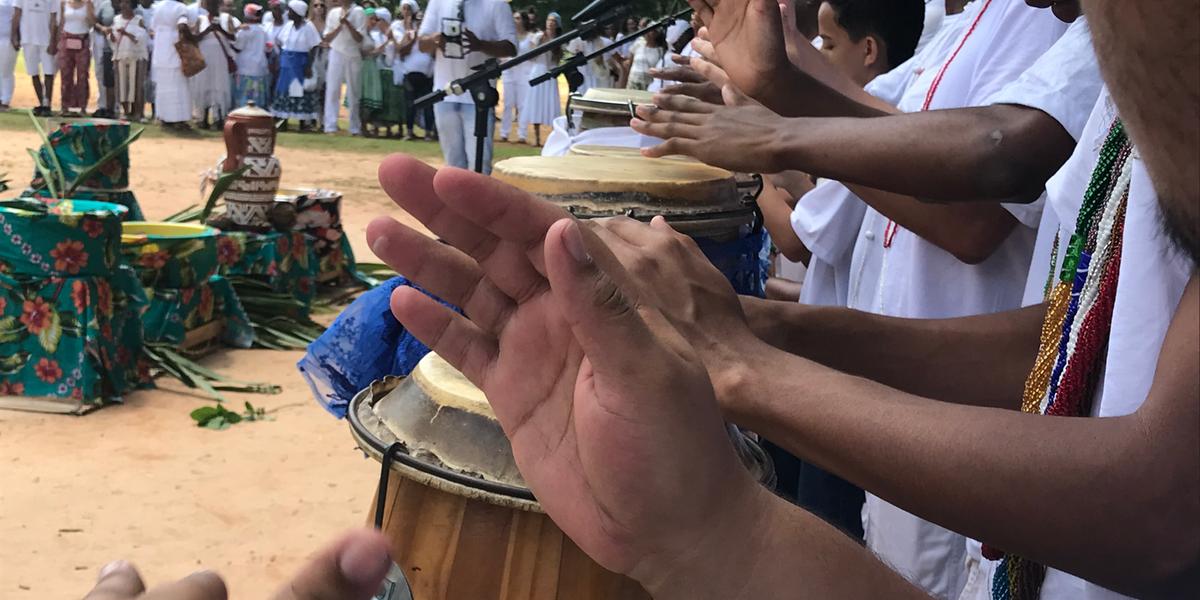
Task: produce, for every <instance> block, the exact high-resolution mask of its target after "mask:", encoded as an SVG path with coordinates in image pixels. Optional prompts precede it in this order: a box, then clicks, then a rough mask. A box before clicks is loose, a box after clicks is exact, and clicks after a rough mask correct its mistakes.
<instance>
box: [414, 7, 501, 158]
mask: <svg viewBox="0 0 1200 600" xmlns="http://www.w3.org/2000/svg"><path fill="white" fill-rule="evenodd" d="M454 27H457V28H459V29H460V30H461V40H454V39H449V36H448V34H449V33H450V31H451V30H452V28H454ZM418 35H419V36H420V38H419V40H418V42H417V44H418V45H419V47H420V49H421V50H422V51H424V52H429V53H434V52H436V54H434V63H433V89H435V90H444V89H446V87H447V86H449V85H450V84H451V83H452V82H454V81H456V80H458V79H462V78H463V77H466V76H467V75H470V74H471V73H472V72H473V71H472V67H476V66H479V65H481V64H483V62H484V60H486V59H487V58H488V57H496V58H499V57H504V56H513V55H515V54H516V53H517V27H516V24H515V23H513V17H512V9H511V8H510V7H509V5H508V3H506V2H503V1H502V0H430V2H429V5H428V6H427V7H425V18H424V20H422V21H421V28H420V29H419V30H418ZM447 42H452V43H454V44H455V45H459V46H461V48H462V51H463V53H464V54H463V55H461V56H459V55H450V56H447V54H446V51H445V50H446V45H447ZM433 112H434V117H435V119H436V120H437V130H438V142H439V143H440V144H441V146H442V156H443V158H445V160H446V164H447V165H450V166H452V167H459V168H463V169H467V168H473V167H474V166H475V145H476V141H475V100H474V99H473V98H471V95H470V93H469V92H466V93H462V94H453V93H447V94H446V97H445V98H444V99H443V100H442V101H441V102H439V103H437V105H435V106H434V107H433ZM495 117H496V115H495V111H492V113H490V114H489V115H488V127H487V136H486V138H485V139H484V144H483V157H482V159H483V172H484V173H491V172H492V137H493V135H494V131H493V130H494V129H495V128H496V126H495V120H496V119H495Z"/></svg>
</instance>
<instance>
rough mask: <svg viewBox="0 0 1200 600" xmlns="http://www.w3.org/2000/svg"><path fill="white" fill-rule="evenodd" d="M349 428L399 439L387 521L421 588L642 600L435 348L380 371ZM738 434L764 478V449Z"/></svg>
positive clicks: (373, 448)
mask: <svg viewBox="0 0 1200 600" xmlns="http://www.w3.org/2000/svg"><path fill="white" fill-rule="evenodd" d="M348 416H349V421H350V426H351V431H352V433H353V435H354V438H355V440H356V441H357V442H358V445H359V447H361V448H362V449H363V450H364V451H365V452H366V453H367V454H369V455H371V456H374V457H375V458H377V459H381V458H382V456H383V453H384V452H386V451H387V449H388V448H389V447H390V446H392V445H393V444H395V443H396V442H400V445H401V446H402V449H403V450H402V452H400V453H399V454H397V455H394V456H393V460H392V461H391V463H390V465H391V469H390V470H389V471H388V473H389V477H388V482H387V484H386V486H385V487H386V496H385V499H384V503H383V504H382V506H383V511H382V512H383V515H384V517H383V523H382V529H383V532H384V534H385V535H386V536H387V537H388V538H389V539H390V540H391V546H392V556H393V557H394V558H395V560H396V562H397V564H398V566H399V568H400V570H402V571H403V573H404V575H405V577H406V578H407V580H408V585H409V587H410V588H411V590H412V597H413V598H414V599H416V600H458V599H464V598H469V599H471V600H501V599H510V598H511V599H514V600H515V599H518V598H519V599H521V600H526V599H528V600H626V599H630V600H633V599H636V600H642V599H646V598H649V596H648V594H647V593H646V592H645V590H643V589H642V587H641V586H640V585H639V584H638V583H637V582H635V581H633V580H631V579H629V578H626V577H624V576H621V575H617V574H615V573H612V572H610V571H607V570H606V569H604V568H603V567H601V566H600V565H598V564H596V563H595V562H594V561H593V560H592V559H590V558H588V556H587V555H585V554H584V553H583V551H582V550H580V549H579V548H578V547H577V546H576V545H575V543H574V542H572V541H571V540H570V539H569V538H568V537H566V536H565V535H564V534H563V533H562V531H561V530H560V529H559V528H558V526H556V525H555V524H554V522H553V521H551V520H550V518H549V517H548V516H546V514H545V513H544V512H543V511H542V508H541V506H540V505H539V504H538V502H537V499H536V498H535V497H534V496H533V494H532V493H531V492H530V490H529V488H528V487H526V485H525V481H524V479H523V478H522V477H521V473H520V471H519V470H518V469H517V466H516V462H515V461H514V459H513V453H512V447H511V446H510V445H509V443H508V439H507V438H506V437H505V436H504V432H503V431H502V430H501V428H500V424H499V423H498V422H497V421H496V418H495V415H494V414H493V413H492V410H491V406H490V405H489V404H488V402H487V399H486V398H485V397H484V395H483V393H482V392H481V391H480V390H479V389H478V388H476V387H475V386H474V385H472V384H471V383H470V382H469V381H467V379H466V378H465V377H463V376H462V374H460V373H459V372H458V371H457V370H455V369H454V368H453V367H451V366H450V365H449V364H447V363H446V362H445V361H444V360H442V359H441V358H440V357H438V356H437V355H436V354H432V353H431V354H428V355H426V356H425V358H424V359H422V360H421V362H420V363H418V365H417V367H416V369H414V370H413V372H412V374H411V376H409V377H408V378H389V379H385V380H381V381H377V382H375V383H374V384H372V386H371V387H369V388H368V389H366V390H363V391H362V392H361V393H359V394H358V395H357V396H356V397H355V398H354V400H353V401H351V403H350V407H349V411H348ZM737 435H738V436H739V437H737V438H734V442H735V447H736V448H738V450H739V452H740V454H741V456H742V457H743V462H744V464H747V465H748V466H749V467H750V468H751V469H752V472H753V473H754V474H755V475H756V476H757V477H758V478H759V480H760V481H764V482H765V481H769V480H770V479H771V478H773V469H772V467H771V464H770V461H769V459H767V458H766V455H765V454H764V453H762V452H761V450H758V449H757V446H756V445H754V444H753V442H752V441H750V440H748V439H746V438H744V437H741V434H740V433H739V434H737Z"/></svg>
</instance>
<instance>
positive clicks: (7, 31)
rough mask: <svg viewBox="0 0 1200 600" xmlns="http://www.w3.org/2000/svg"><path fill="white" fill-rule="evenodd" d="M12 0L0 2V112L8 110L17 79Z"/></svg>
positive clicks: (0, 0) (1, 0) (14, 20)
mask: <svg viewBox="0 0 1200 600" xmlns="http://www.w3.org/2000/svg"><path fill="white" fill-rule="evenodd" d="M13 2H14V0H0V110H8V105H9V103H10V102H12V97H13V90H14V89H15V88H16V84H17V79H16V74H15V72H14V71H15V70H16V68H17V45H16V44H13V41H12V33H13V23H15V22H16V19H14V18H13V12H14V11H13Z"/></svg>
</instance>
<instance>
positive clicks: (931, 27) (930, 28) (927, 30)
mask: <svg viewBox="0 0 1200 600" xmlns="http://www.w3.org/2000/svg"><path fill="white" fill-rule="evenodd" d="M945 20H946V3H945V2H944V0H925V25H924V26H923V28H922V29H921V39H919V40H917V50H916V51H917V52H920V51H921V50H923V49H924V48H925V46H926V45H927V44H929V43H930V42H932V41H933V38H934V37H935V36H937V32H938V30H939V29H941V28H942V22H943V21H945Z"/></svg>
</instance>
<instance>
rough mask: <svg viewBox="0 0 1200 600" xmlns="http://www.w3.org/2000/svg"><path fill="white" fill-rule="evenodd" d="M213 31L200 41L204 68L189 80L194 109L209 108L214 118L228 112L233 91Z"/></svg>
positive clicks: (225, 62) (223, 53)
mask: <svg viewBox="0 0 1200 600" xmlns="http://www.w3.org/2000/svg"><path fill="white" fill-rule="evenodd" d="M216 35H217V34H215V33H210V34H208V36H206V37H205V38H204V39H203V40H201V41H200V54H202V55H204V70H203V71H200V72H199V73H196V75H195V76H193V77H192V78H191V79H190V80H189V81H188V83H189V85H190V86H191V90H192V103H193V104H194V105H195V107H196V111H197V112H200V111H203V110H205V109H209V108H211V109H212V110H213V112H214V113H216V114H214V115H213V118H214V119H222V118H224V117H225V115H226V114H228V113H229V105H230V104H232V103H233V92H232V91H231V87H230V80H231V79H232V76H231V75H230V74H229V66H228V65H229V63H228V61H227V60H226V57H225V51H224V50H222V49H221V42H219V41H218V40H217V38H216Z"/></svg>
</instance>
